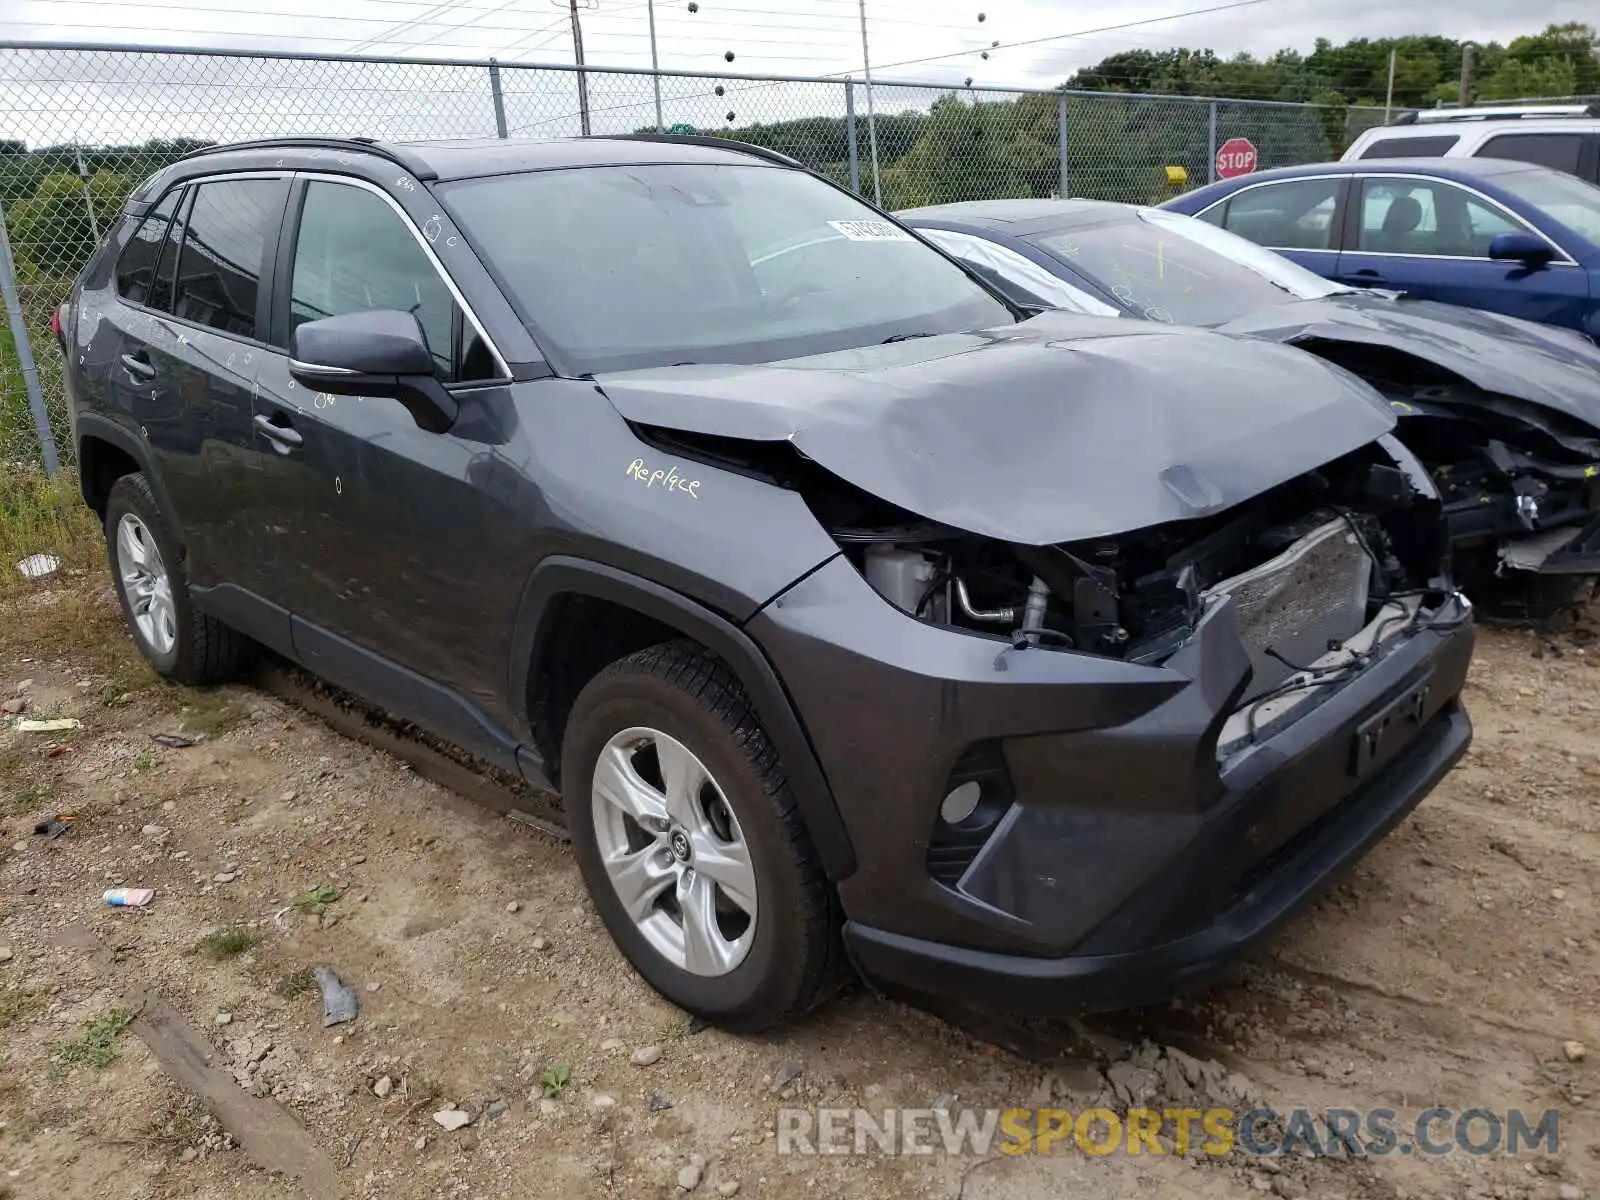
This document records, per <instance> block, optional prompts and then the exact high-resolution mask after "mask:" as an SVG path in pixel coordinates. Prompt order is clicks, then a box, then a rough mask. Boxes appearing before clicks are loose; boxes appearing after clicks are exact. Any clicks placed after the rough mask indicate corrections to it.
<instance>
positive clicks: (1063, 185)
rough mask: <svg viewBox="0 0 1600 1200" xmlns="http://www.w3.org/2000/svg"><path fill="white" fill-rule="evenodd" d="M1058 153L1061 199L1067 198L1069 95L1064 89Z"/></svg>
mask: <svg viewBox="0 0 1600 1200" xmlns="http://www.w3.org/2000/svg"><path fill="white" fill-rule="evenodd" d="M1056 153H1057V154H1058V155H1059V156H1060V158H1061V182H1060V185H1059V190H1060V192H1061V199H1063V200H1065V199H1066V198H1067V175H1068V171H1067V93H1066V90H1065V89H1062V92H1061V97H1060V103H1059V104H1058V105H1057V106H1056Z"/></svg>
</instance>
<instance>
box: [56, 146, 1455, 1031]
mask: <svg viewBox="0 0 1600 1200" xmlns="http://www.w3.org/2000/svg"><path fill="white" fill-rule="evenodd" d="M59 316H60V318H61V324H60V338H61V346H62V350H63V352H64V354H65V355H66V363H67V381H68V389H69V393H70V399H71V405H72V416H73V436H74V441H75V446H76V451H77V455H78V461H79V464H80V467H81V473H82V480H83V495H84V499H85V501H86V502H87V503H88V504H89V505H90V506H92V507H93V508H94V510H95V511H96V512H97V513H99V514H100V515H101V516H102V517H103V518H104V522H105V530H106V539H107V545H108V552H109V559H110V565H111V570H112V572H113V574H114V576H115V579H116V582H117V586H118V591H119V594H120V596H121V600H122V603H123V605H124V608H125V611H126V615H127V619H128V623H129V626H130V628H131V630H132V632H133V636H134V637H135V638H136V640H137V641H138V644H139V647H140V649H141V650H142V651H143V653H144V654H145V656H146V657H147V658H148V659H149V661H150V662H151V663H152V664H153V665H154V666H155V668H156V669H157V670H158V671H160V672H161V673H163V674H164V675H167V676H169V677H171V678H174V679H178V680H182V681H184V682H188V683H208V682H213V681H216V680H219V679H222V678H224V677H226V676H227V675H228V674H229V673H230V672H232V671H235V670H236V669H238V668H239V667H240V666H241V665H242V664H243V662H244V661H245V659H246V658H247V656H248V654H249V653H250V652H251V651H252V650H255V649H257V648H259V647H265V648H267V649H268V650H270V651H273V652H275V653H277V654H279V655H282V656H285V657H286V658H288V659H290V660H293V661H294V662H297V663H299V664H302V665H303V666H304V667H306V668H307V669H309V670H311V671H313V672H315V673H317V674H318V675H320V676H323V677H325V678H327V679H329V680H331V681H333V682H334V683H336V684H338V685H341V686H343V687H345V688H347V689H349V690H352V691H354V692H356V693H359V694H360V695H362V696H364V697H366V698H368V699H369V700H371V701H372V702H374V703H376V704H378V705H381V706H382V707H384V708H385V709H387V710H388V711H390V712H392V713H394V714H396V715H397V716H399V717H401V718H403V719H407V720H410V721H414V722H415V723H416V724H417V725H419V726H421V727H423V728H425V729H427V730H429V731H431V732H432V733H434V734H436V735H438V736H440V737H443V738H445V739H448V740H449V741H451V742H453V743H455V744H457V745H459V746H461V747H463V748H465V749H466V750H469V751H471V752H473V753H475V754H477V755H479V756H481V757H482V758H484V759H486V760H488V761H489V762H491V763H494V764H497V765H498V766H500V767H502V768H506V769H508V770H513V771H517V772H520V773H521V774H522V775H523V776H524V777H526V778H527V779H528V780H530V781H531V782H533V783H535V784H537V785H540V786H546V787H550V788H553V789H557V790H559V791H560V792H561V793H562V795H563V797H564V805H565V811H566V815H567V822H568V825H569V826H570V829H571V834H572V839H573V843H574V846H575V849H576V855H577V860H578V864H579V866H580V868H581V870H582V873H583V877H584V880H585V883H586V884H587V886H588V888H589V891H590V894H591V896H592V897H593V900H594V903H595V905H596V908H597V909H598V912H599V914H600V916H601V917H602V918H603V920H604V921H605V924H606V926H607V928H608V929H609V930H610V932H611V934H612V936H613V937H614V938H615V940H616V942H617V944H618V946H619V947H620V948H621V950H622V952H623V954H624V955H626V957H627V958H628V960H629V961H630V962H631V963H632V964H633V966H634V967H635V968H636V969H637V970H638V971H639V972H640V974H641V975H643V976H644V977H645V978H646V979H647V980H648V981H649V982H650V983H651V984H652V985H654V986H655V987H656V988H657V989H659V990H660V991H661V992H662V993H663V994H665V995H666V996H667V997H669V998H670V999H671V1000H673V1001H675V1002H676V1003H678V1004H679V1005H681V1006H682V1007H684V1008H685V1009H688V1010H690V1011H691V1012H694V1013H697V1014H700V1015H702V1016H704V1017H705V1018H707V1019H708V1020H711V1021H715V1022H718V1023H720V1024H722V1025H724V1026H726V1027H728V1028H731V1029H737V1030H750V1029H757V1028H760V1027H763V1026H765V1025H769V1024H771V1023H773V1022H775V1021H778V1020H780V1019H782V1018H783V1017H785V1016H787V1015H789V1014H791V1013H795V1012H797V1011H800V1010H802V1009H804V1008H806V1007H807V1006H809V1005H811V1004H814V1003H815V1002H816V1001H818V1000H819V999H821V998H822V997H824V996H825V995H827V993H828V991H829V989H830V987H831V986H832V984H833V983H835V982H836V981H837V980H838V979H839V978H840V977H841V975H842V974H843V972H844V968H845V965H846V963H847V962H848V963H851V964H853V965H854V966H855V968H856V969H857V970H858V971H859V972H860V973H861V974H863V975H864V976H866V977H867V978H868V979H869V980H875V981H878V982H881V983H886V984H891V985H895V986H898V987H901V988H904V989H908V990H913V991H916V990H921V991H924V992H939V993H943V994H945V995H948V996H952V997H956V998H959V999H963V1000H967V1001H972V1002H977V1003H981V1004H987V1005H991V1006H993V1007H997V1008H1004V1009H1010V1010H1015V1011H1032V1012H1062V1011H1074V1010H1076V1011H1086V1010H1092V1009H1103V1008H1108V1007H1119V1006H1123V1005H1129V1004H1134V1003H1138V1002H1142V1001H1148V1000H1153V999H1156V998H1158V997H1161V996H1164V995H1166V994H1169V993H1171V992H1173V991H1175V990H1177V989H1179V988H1182V987H1185V986H1189V985H1192V984H1194V983H1195V982H1197V981H1199V980H1200V979H1202V978H1204V977H1206V976H1207V975H1209V974H1211V973H1213V972H1214V971H1215V970H1216V969H1217V968H1219V967H1220V966H1222V965H1223V964H1226V963H1228V962H1229V961H1230V960H1231V959H1233V958H1234V957H1236V956H1237V955H1238V954H1239V953H1240V952H1242V951H1243V950H1244V949H1245V948H1246V947H1248V946H1249V945H1251V944H1252V943H1253V942H1255V941H1257V940H1258V939H1260V938H1261V937H1263V936H1264V935H1265V934H1267V933H1268V932H1269V931H1270V930H1272V929H1273V928H1274V927H1275V926H1276V925H1278V924H1279V923H1280V922H1281V921H1282V919H1283V918H1284V917H1286V916H1287V915H1288V914H1289V913H1290V912H1291V911H1293V910H1294V909H1296V908H1297V907H1298V906H1300V905H1302V904H1304V903H1305V902H1306V901H1308V900H1309V899H1310V898H1311V897H1313V896H1314V895H1315V894H1317V892H1318V891H1319V890H1320V889H1322V888H1324V887H1325V886H1327V884H1328V883H1330V882H1331V881H1332V880H1333V879H1334V878H1336V877H1337V875H1338V873H1339V872H1340V870H1341V869H1342V868H1344V867H1346V866H1347V865H1348V864H1350V863H1351V862H1352V861H1354V860H1355V859H1356V858H1357V857H1359V856H1360V855H1361V854H1362V853H1363V852H1364V851H1366V849H1367V848H1368V847H1370V846H1371V845H1372V844H1373V843H1374V842H1375V841H1376V840H1377V839H1378V838H1380V837H1382V836H1383V834H1384V833H1385V832H1386V831H1387V830H1388V829H1390V828H1391V827H1392V826H1393V825H1394V824H1395V823H1396V822H1397V821H1399V820H1400V819H1401V818H1402V817H1403V816H1404V815H1405V814H1406V813H1407V812H1408V811H1409V810H1410V809H1411V808H1412V807H1413V806H1414V805H1415V804H1416V803H1417V802H1418V801H1419V800H1421V799H1422V797H1423V796H1424V795H1425V794H1426V793H1427V792H1428V791H1429V789H1430V788H1432V787H1433V785H1434V784H1435V783H1436V782H1437V781H1438V780H1439V779H1440V777H1441V776H1442V775H1443V774H1444V773H1445V772H1446V771H1447V770H1448V769H1449V768H1450V766H1451V764H1453V763H1454V762H1455V761H1456V760H1457V759H1458V758H1459V757H1460V755H1461V754H1462V753H1463V751H1464V750H1465V749H1466V746H1467V742H1468V739H1469V736H1470V727H1469V724H1468V720H1467V716H1466V714H1465V712H1464V711H1463V710H1462V707H1461V703H1460V698H1459V693H1460V690H1461V686H1462V681H1463V678H1464V676H1465V674H1466V670H1467V664H1468V660H1469V657H1470V654H1471V647H1472V638H1473V633H1472V626H1471V613H1470V608H1469V606H1468V605H1467V603H1466V601H1465V600H1464V599H1463V598H1462V597H1461V596H1460V595H1459V594H1458V593H1457V592H1456V591H1455V590H1454V588H1453V587H1452V586H1451V584H1450V582H1449V576H1448V570H1447V564H1446V562H1445V555H1444V550H1443V541H1442V536H1441V525H1440V511H1439V502H1438V498H1437V496H1436V494H1435V493H1434V491H1433V488H1432V485H1431V484H1430V483H1429V481H1428V477H1427V474H1426V472H1425V471H1424V470H1423V469H1422V468H1421V467H1420V466H1419V464H1418V463H1417V461H1416V460H1415V459H1414V458H1413V457H1412V456H1411V455H1410V454H1409V453H1408V452H1407V451H1406V450H1405V449H1404V448H1403V447H1402V446H1401V445H1400V444H1399V443H1398V442H1397V441H1396V440H1395V439H1394V438H1393V436H1392V435H1391V430H1392V428H1393V418H1392V416H1391V415H1390V414H1389V412H1388V410H1387V409H1386V407H1385V406H1384V405H1383V404H1382V402H1381V401H1380V400H1379V399H1378V398H1377V397H1376V395H1375V393H1373V392H1372V391H1371V390H1370V389H1369V388H1368V386H1367V385H1366V384H1364V383H1362V382H1361V381H1360V380H1358V379H1357V378H1355V377H1354V376H1353V375H1350V374H1348V373H1346V372H1344V371H1342V370H1340V369H1339V368H1337V367H1335V366H1331V365H1329V364H1326V363H1324V362H1321V361H1319V360H1317V359H1315V358H1313V357H1312V356H1310V355H1308V354H1305V353H1303V352H1302V351H1300V350H1296V349H1293V348H1290V347H1286V346H1278V345H1271V344H1268V343H1266V342H1258V341H1254V340H1250V339H1242V338H1232V337H1228V336H1224V335H1220V334H1214V333H1208V332H1202V331H1197V330H1186V329H1178V328H1170V327H1161V326H1156V325H1152V324H1146V323H1133V322H1127V321H1122V322H1118V321H1115V320H1111V319H1103V318H1096V317H1078V316H1071V315H1067V314H1061V313H1055V314H1045V315H1040V316H1034V317H1031V318H1029V317H1027V315H1026V314H1024V313H1021V312H1019V311H1016V310H1014V309H1012V308H1010V307H1008V304H1007V302H1006V301H1005V300H1004V299H1002V298H1001V297H1000V296H999V295H998V294H997V293H996V292H994V291H992V290H991V289H990V287H989V286H988V284H986V283H985V282H983V281H982V280H981V279H979V278H977V277H975V276H973V275H970V274H968V273H967V270H966V269H965V268H963V267H962V266H960V265H958V264H957V263H956V262H955V261H954V260H953V259H951V258H949V257H947V256H946V255H945V254H944V253H943V252H942V251H940V250H938V249H936V248H934V247H933V246H932V245H931V244H929V243H928V242H926V241H924V240H922V238H921V237H920V236H919V235H917V234H914V233H912V232H910V231H908V230H907V229H906V228H905V227H904V226H902V225H900V224H899V223H897V222H896V221H894V220H893V219H891V218H889V217H887V216H886V215H885V214H884V213H882V212H880V211H878V210H876V209H874V208H871V207H869V206H867V205H865V204H863V203H862V202H861V201H860V200H858V199H857V198H855V197H854V196H852V195H851V194H849V193H848V192H846V191H844V190H842V189H840V188H838V187H836V186H834V185H833V184H831V183H829V182H827V181H825V180H823V179H821V178H819V177H817V176H815V175H812V174H810V173H809V172H807V171H805V170H803V169H801V168H800V167H799V165H798V164H796V163H794V162H792V161H790V160H788V159H785V158H782V157H781V156H778V155H774V154H771V153H768V152H766V151H761V150H757V149H754V148H750V147H742V146H738V145H736V144H730V143H725V142H718V141H715V140H712V139H706V138H677V139H673V138H658V137H633V138H629V137H618V138H593V139H581V140H567V141H554V142H515V141H513V142H491V143H445V144H437V145H382V144H375V143H369V142H361V141H318V140H295V141H278V142H271V143H252V144H244V145H237V146H225V147H218V148H215V149H210V150H206V151H202V152H200V153H197V154H195V155H192V156H190V157H187V158H184V159H181V160H179V161H177V162H175V163H173V164H171V165H169V166H167V167H166V168H165V169H163V170H162V171H160V172H159V173H158V174H157V175H156V176H155V177H153V178H152V179H150V180H149V181H148V182H147V183H145V184H144V185H143V186H142V187H140V188H139V189H138V191H137V192H136V193H135V194H134V196H133V197H132V198H131V199H130V201H129V202H128V205H127V208H126V211H125V213H124V214H123V216H122V218H121V220H120V221H119V222H118V223H117V225H116V228H115V229H114V230H113V231H112V232H111V233H110V234H109V236H108V238H107V240H106V243H105V245H104V246H103V247H102V248H101V249H100V251H99V252H98V253H97V254H96V256H95V257H94V258H93V260H92V261H91V262H90V264H89V265H88V266H87V268H86V269H85V270H84V272H83V274H82V276H81V278H80V280H79V282H78V285H77V287H76V288H75V290H74V292H73V294H72V296H71V298H70V299H69V300H68V301H67V303H66V304H65V305H64V306H63V308H62V310H61V312H60V313H59Z"/></svg>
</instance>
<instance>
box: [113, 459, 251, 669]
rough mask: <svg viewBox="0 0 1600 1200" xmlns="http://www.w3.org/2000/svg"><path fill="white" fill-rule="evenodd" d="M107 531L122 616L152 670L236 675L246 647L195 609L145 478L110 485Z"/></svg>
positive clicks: (176, 550) (180, 560) (126, 477)
mask: <svg viewBox="0 0 1600 1200" xmlns="http://www.w3.org/2000/svg"><path fill="white" fill-rule="evenodd" d="M105 534H106V557H107V559H108V560H109V562H110V565H111V577H112V579H113V580H114V581H115V582H116V586H117V599H118V601H119V602H120V603H121V605H122V615H123V618H124V619H125V620H126V621H127V622H128V629H129V632H131V633H132V634H133V640H134V642H135V643H136V644H137V645H138V647H139V652H140V653H141V654H143V655H144V657H145V660H146V661H147V662H149V664H150V665H151V666H152V667H154V668H155V669H156V672H157V673H158V674H160V675H163V676H165V677H166V678H168V679H172V680H175V681H177V682H178V683H186V684H190V685H199V684H208V683H220V682H221V681H222V680H224V679H226V678H228V677H229V676H230V675H233V674H235V673H236V672H237V671H238V670H239V668H240V667H242V666H243V665H244V663H245V661H246V659H247V658H248V656H249V652H250V643H249V642H248V641H247V640H246V639H245V638H244V637H243V635H241V634H239V633H238V632H236V631H235V630H233V629H230V628H229V627H228V626H226V625H224V624H223V623H222V622H221V621H218V620H217V619H216V618H215V617H210V616H207V615H206V614H205V613H202V612H200V611H199V610H198V609H196V608H195V606H194V599H193V597H192V596H191V595H190V594H189V578H188V574H187V572H186V570H185V564H184V561H183V555H182V553H181V551H180V548H179V546H178V543H177V539H176V538H175V537H174V536H173V534H172V530H171V529H170V528H169V527H168V525H167V522H166V520H165V518H164V517H163V516H162V514H161V508H160V506H159V505H158V504H157V503H156V499H155V494H154V493H153V492H152V491H151V490H150V482H149V480H147V479H146V478H145V477H144V476H143V475H140V474H134V475H124V476H123V477H122V478H121V479H118V480H117V481H116V483H114V484H112V485H111V491H110V494H109V495H107V497H106V511H105Z"/></svg>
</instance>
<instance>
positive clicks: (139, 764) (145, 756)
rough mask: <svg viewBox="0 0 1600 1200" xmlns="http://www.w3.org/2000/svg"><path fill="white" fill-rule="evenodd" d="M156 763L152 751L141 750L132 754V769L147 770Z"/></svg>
mask: <svg viewBox="0 0 1600 1200" xmlns="http://www.w3.org/2000/svg"><path fill="white" fill-rule="evenodd" d="M155 765H156V756H155V753H154V752H153V751H150V750H141V751H139V753H137V754H135V755H134V756H133V769H134V770H135V771H148V770H149V769H150V768H151V767H153V766H155Z"/></svg>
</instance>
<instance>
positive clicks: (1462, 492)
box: [1298, 339, 1600, 598]
mask: <svg viewBox="0 0 1600 1200" xmlns="http://www.w3.org/2000/svg"><path fill="white" fill-rule="evenodd" d="M1298 344H1299V345H1300V346H1301V347H1302V348H1303V349H1306V350H1310V351H1311V352H1313V353H1315V354H1317V355H1318V356H1319V357H1321V358H1325V359H1327V360H1328V361H1330V362H1334V363H1337V364H1339V365H1340V366H1343V367H1346V368H1347V369H1349V370H1350V371H1352V372H1354V373H1355V374H1358V375H1360V376H1361V377H1362V378H1364V379H1366V380H1367V382H1369V383H1371V384H1372V385H1373V386H1374V387H1376V388H1377V389H1378V390H1379V391H1380V392H1381V393H1382V394H1383V395H1384V396H1385V398H1386V399H1388V400H1389V402H1390V406H1391V407H1392V408H1393V409H1394V412H1395V414H1396V416H1397V417H1398V418H1399V421H1400V425H1399V428H1398V429H1397V430H1396V434H1397V436H1399V437H1400V438H1401V439H1402V440H1403V441H1404V442H1405V444H1406V445H1407V447H1409V448H1410V449H1411V450H1412V451H1414V452H1415V453H1416V454H1417V455H1418V457H1420V458H1421V459H1422V460H1423V462H1424V463H1425V464H1426V466H1427V467H1428V470H1429V472H1430V474H1431V475H1432V477H1433V481H1434V484H1435V486H1436V487H1437V488H1438V489H1439V494H1440V498H1441V501H1442V503H1443V511H1444V518H1445V524H1446V527H1447V529H1448V531H1449V538H1450V542H1451V545H1452V547H1453V551H1454V566H1455V571H1456V574H1457V577H1458V578H1459V579H1460V580H1461V581H1462V583H1463V585H1464V586H1467V587H1468V588H1469V590H1472V591H1473V592H1474V593H1475V594H1476V593H1478V592H1483V593H1485V598H1489V597H1491V596H1495V595H1498V594H1500V593H1501V592H1502V591H1503V590H1504V589H1502V588H1497V587H1496V586H1495V585H1496V584H1497V583H1498V582H1500V581H1504V582H1505V583H1506V584H1515V583H1517V577H1518V576H1521V577H1522V582H1523V583H1525V582H1526V581H1527V577H1528V576H1529V574H1530V573H1531V574H1543V575H1547V576H1557V577H1568V578H1573V579H1574V581H1575V582H1576V581H1577V577H1587V576H1592V575H1593V574H1594V573H1595V572H1597V571H1600V436H1597V434H1596V431H1595V430H1593V429H1592V428H1590V427H1589V426H1587V425H1586V424H1585V423H1583V422H1581V421H1578V420H1576V419H1574V418H1573V417H1571V416H1568V415H1567V414H1565V413H1562V412H1559V411H1556V410H1554V409H1553V408H1549V407H1544V406H1540V405H1536V404H1533V403H1530V402H1528V401H1525V400H1520V399H1516V398H1513V397H1509V396H1502V395H1498V394H1496V393H1493V392H1487V391H1483V390H1481V389H1479V388H1476V387H1473V386H1472V385H1471V384H1469V383H1467V382H1465V381H1463V380H1461V379H1460V378H1459V377H1457V376H1456V375H1454V374H1453V373H1451V372H1449V371H1447V370H1445V369H1443V368H1441V367H1436V366H1434V365H1432V364H1429V363H1426V362H1423V361H1422V360H1420V359H1418V358H1416V357H1414V356H1412V355H1409V354H1406V353H1404V352H1401V351H1398V350H1393V349H1390V348H1386V347H1375V346H1364V345H1360V344H1356V343H1340V342H1334V341H1327V340H1320V339H1312V340H1308V341H1304V342H1300V343H1298ZM1597 390H1600V389H1597ZM1583 582H1585V583H1587V582H1588V580H1587V579H1584V580H1583Z"/></svg>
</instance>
